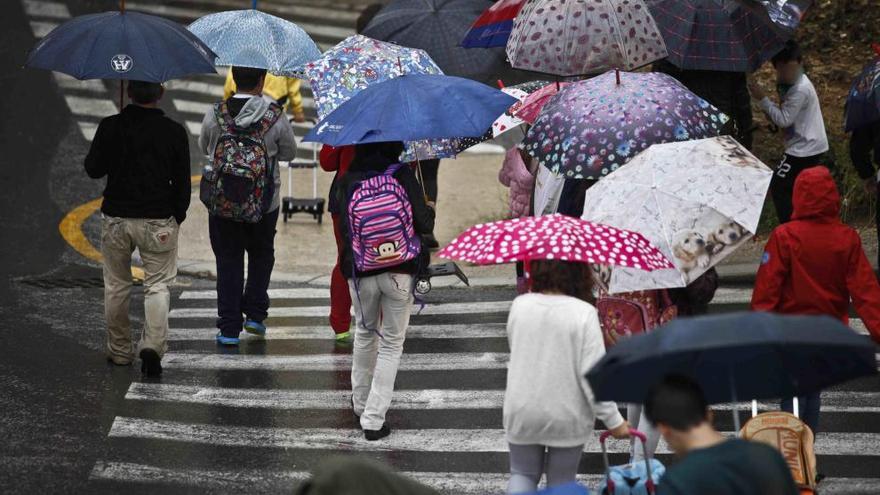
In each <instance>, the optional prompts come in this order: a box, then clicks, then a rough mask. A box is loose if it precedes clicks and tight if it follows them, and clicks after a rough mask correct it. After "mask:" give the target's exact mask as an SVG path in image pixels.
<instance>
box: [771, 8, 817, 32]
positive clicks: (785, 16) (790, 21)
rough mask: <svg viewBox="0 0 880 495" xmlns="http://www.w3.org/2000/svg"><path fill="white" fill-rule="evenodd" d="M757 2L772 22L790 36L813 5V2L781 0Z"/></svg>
mask: <svg viewBox="0 0 880 495" xmlns="http://www.w3.org/2000/svg"><path fill="white" fill-rule="evenodd" d="M757 2H758V3H760V4H761V5H763V6H764V8H765V9H767V13H768V14H769V15H770V20H771V21H773V23H774V24H776V26H777V27H778V28H779V29H781V30H783V31H786V32H788V33H789V34H793V33H794V30H795V29H797V27H798V26H799V25H800V23H801V21H802V20H803V18H804V16H805V15H806V14H807V9H809V8H810V6H811V5H813V0H784V1H782V2H780V1H779V0H757Z"/></svg>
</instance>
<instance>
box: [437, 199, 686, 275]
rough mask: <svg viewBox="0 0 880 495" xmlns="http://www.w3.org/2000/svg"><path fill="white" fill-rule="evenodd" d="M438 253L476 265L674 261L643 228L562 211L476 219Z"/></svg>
mask: <svg viewBox="0 0 880 495" xmlns="http://www.w3.org/2000/svg"><path fill="white" fill-rule="evenodd" d="M438 256H440V257H443V258H448V259H454V260H462V261H468V262H471V263H475V264H478V265H492V264H498V263H513V262H515V261H524V260H538V259H543V260H553V259H556V260H561V261H580V262H584V263H597V264H602V265H612V266H621V267H630V268H633V269H636V270H646V271H653V270H660V269H664V268H670V267H672V263H670V261H669V260H668V259H667V258H666V257H665V256H664V255H663V253H661V252H660V251H659V250H658V249H657V248H656V247H655V246H653V245H652V244H651V243H650V242H649V241H648V240H647V239H645V237H644V236H642V235H641V234H639V233H636V232H630V231H627V230H623V229H618V228H614V227H609V226H607V225H602V224H598V223H595V222H588V221H584V220H580V219H578V218H573V217H569V216H566V215H560V214H558V213H554V214H552V215H544V216H538V217H522V218H515V219H512V220H500V221H497V222H492V223H485V224H479V225H475V226H473V227H471V228H469V229H468V230H466V231H465V232H464V233H462V234H461V235H459V236H458V237H456V238H455V239H453V240H452V242H450V243H449V245H447V246H446V247H444V248H443V250H441V251H440V253H438Z"/></svg>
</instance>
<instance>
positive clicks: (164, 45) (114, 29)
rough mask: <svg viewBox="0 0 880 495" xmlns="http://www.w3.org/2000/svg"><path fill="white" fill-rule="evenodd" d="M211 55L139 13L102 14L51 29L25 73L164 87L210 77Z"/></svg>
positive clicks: (176, 29)
mask: <svg viewBox="0 0 880 495" xmlns="http://www.w3.org/2000/svg"><path fill="white" fill-rule="evenodd" d="M215 58H216V55H215V54H214V52H212V51H211V49H210V48H208V47H207V46H206V45H205V44H204V43H202V42H201V40H199V39H198V38H197V37H195V36H194V35H193V34H192V33H190V32H189V31H187V30H186V28H185V27H183V26H181V25H180V24H177V23H176V22H172V21H169V20H168V19H163V18H161V17H156V16H153V15H148V14H142V13H140V12H132V11H125V12H104V13H102V14H90V15H84V16H80V17H76V18H74V19H71V20H69V21H67V22H65V23H64V24H62V25H60V26H58V27H57V28H55V29H53V30H52V32H50V33H49V34H48V35H46V36H45V37H44V38H43V39H42V40H40V42H39V43H37V44H36V46H34V48H33V49H32V50H31V53H30V54H29V55H28V58H27V62H25V66H26V67H34V68H37V69H46V70H54V71H58V72H63V73H65V74H69V75H71V76H73V77H75V78H77V79H127V80H134V81H148V82H165V81H168V80H169V79H175V78H178V77H183V76H186V75H189V74H208V73H214V72H216V69H215V68H214V59H215Z"/></svg>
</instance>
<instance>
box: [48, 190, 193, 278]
mask: <svg viewBox="0 0 880 495" xmlns="http://www.w3.org/2000/svg"><path fill="white" fill-rule="evenodd" d="M201 178H202V176H201V175H193V176H192V177H190V180H191V181H192V183H193V184H197V183H198V182H199V179H201ZM102 200H103V199H102V198H97V199H93V200H91V201H89V202H88V203H84V204H81V205H79V206H77V207H76V208H74V209H72V210H70V212H68V213H67V215H65V216H64V218H62V219H61V223H59V224H58V231H59V232H60V233H61V237H62V238H63V239H64V241H65V242H67V244H69V245H70V247H72V248H73V249H74V250H75V251H76V252H77V253H79V254H80V255H82V256H83V257H85V258H87V259H90V260H92V261H95V262H98V263H101V262H103V261H104V258H103V257H102V256H101V252H100V251H98V249H96V248H95V246H93V245H92V243H91V242H90V241H89V239H88V237H86V235H85V233H84V232H83V229H82V226H83V224H84V223H85V221H86V220H87V219H88V218H89V217H90V216H92V215H93V214H94V213H95V212H96V211H98V210H99V209H100V208H101V201H102ZM131 277H132V279H134V280H136V281H139V282H143V280H144V270H143V268H140V267H138V266H132V267H131Z"/></svg>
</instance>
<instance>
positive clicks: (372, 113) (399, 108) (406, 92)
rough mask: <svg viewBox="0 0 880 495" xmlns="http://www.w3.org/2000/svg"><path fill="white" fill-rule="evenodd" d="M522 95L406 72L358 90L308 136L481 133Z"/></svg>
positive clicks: (365, 138) (348, 140)
mask: <svg viewBox="0 0 880 495" xmlns="http://www.w3.org/2000/svg"><path fill="white" fill-rule="evenodd" d="M517 101H518V100H517V99H516V98H514V97H512V96H509V95H507V94H505V93H503V92H501V91H499V90H497V89H494V88H491V87H489V86H486V85H485V84H481V83H478V82H475V81H471V80H468V79H462V78H460V77H451V76H442V75H434V74H412V75H404V76H400V77H397V78H394V79H389V80H387V81H383V82H381V83H378V84H374V85H372V86H370V87H368V88H366V89H364V90H363V91H361V92H360V93H358V94H356V95H354V96H353V97H352V98H350V99H349V100H348V101H346V102H345V103H343V104H342V105H340V106H339V107H337V108H336V110H334V111H333V112H331V113H330V115H328V116H327V117H325V118H324V119H323V120H322V121H320V122H318V124H317V125H316V126H315V127H314V128H313V129H312V130H311V131H309V133H308V134H306V136H305V137H304V138H303V140H304V141H317V142H320V143H324V144H330V145H333V146H342V145H347V144H358V143H374V142H380V141H419V140H422V139H435V138H452V137H478V136H481V135H482V134H483V133H485V132H486V129H489V126H491V125H492V122H493V121H494V120H495V119H496V118H498V116H499V115H501V114H502V113H504V111H505V110H507V109H508V108H509V107H510V106H511V105H513V104H514V103H516V102H517Z"/></svg>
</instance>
